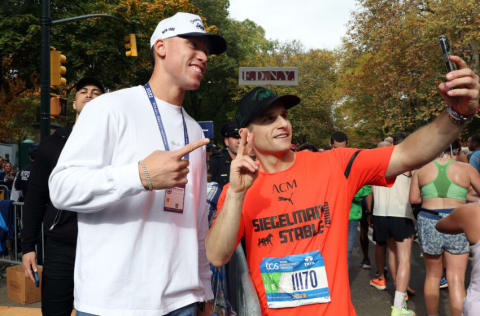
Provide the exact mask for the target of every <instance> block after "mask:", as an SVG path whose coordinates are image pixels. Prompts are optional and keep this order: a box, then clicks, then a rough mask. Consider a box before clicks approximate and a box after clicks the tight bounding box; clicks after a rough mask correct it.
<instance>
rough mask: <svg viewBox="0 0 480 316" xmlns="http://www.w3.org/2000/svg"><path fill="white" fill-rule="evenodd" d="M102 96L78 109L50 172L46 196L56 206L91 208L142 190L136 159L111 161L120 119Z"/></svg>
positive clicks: (101, 207) (118, 134) (76, 209)
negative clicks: (120, 162)
mask: <svg viewBox="0 0 480 316" xmlns="http://www.w3.org/2000/svg"><path fill="white" fill-rule="evenodd" d="M104 96H105V97H106V98H103V97H104ZM104 96H100V97H98V98H96V99H95V100H92V101H90V102H89V103H88V104H87V105H86V106H85V108H84V109H83V110H82V113H81V115H80V116H79V118H78V120H77V122H76V123H75V126H74V128H73V131H72V133H71V135H70V137H69V138H68V141H67V143H66V144H65V147H64V148H63V151H62V153H61V155H60V158H59V160H58V163H57V165H56V167H55V168H54V169H53V171H52V174H51V175H50V178H49V187H50V198H51V200H52V203H53V205H54V206H55V207H56V208H58V209H65V210H70V211H75V212H95V211H99V210H101V209H104V208H106V207H108V206H109V205H111V204H112V203H114V202H117V201H118V200H120V199H122V198H123V197H126V196H131V195H134V194H137V193H139V192H141V191H142V190H144V188H143V186H142V183H141V180H140V176H139V173H138V166H137V161H135V162H131V163H128V164H124V165H113V164H112V156H113V153H114V151H115V148H116V145H117V143H118V141H119V139H120V137H121V135H120V133H119V131H118V124H120V123H119V122H121V121H124V119H123V118H119V117H117V116H118V115H115V111H114V110H113V109H111V107H108V106H107V105H108V104H106V103H107V102H109V101H110V102H113V101H114V100H109V99H108V95H104ZM102 101H103V103H102Z"/></svg>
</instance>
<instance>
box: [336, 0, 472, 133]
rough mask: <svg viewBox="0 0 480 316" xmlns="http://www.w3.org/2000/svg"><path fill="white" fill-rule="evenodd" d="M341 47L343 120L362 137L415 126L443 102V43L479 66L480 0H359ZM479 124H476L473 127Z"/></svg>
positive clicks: (340, 119) (340, 122)
mask: <svg viewBox="0 0 480 316" xmlns="http://www.w3.org/2000/svg"><path fill="white" fill-rule="evenodd" d="M358 2H359V4H360V5H361V7H362V8H361V10H360V11H358V12H356V13H354V14H353V17H352V20H351V22H350V31H349V32H348V34H347V37H346V38H345V40H344V45H343V49H342V52H341V58H340V59H341V60H340V63H341V70H340V78H341V79H340V83H341V88H342V96H343V99H342V103H341V106H339V107H338V108H337V111H336V117H337V119H338V120H337V122H338V125H342V126H343V127H344V128H345V129H346V130H348V131H350V133H352V134H355V135H356V137H358V138H363V139H364V141H367V142H368V141H373V140H374V139H377V140H378V138H379V137H383V136H384V135H387V134H388V135H390V134H392V133H394V132H396V131H400V130H404V131H412V130H414V129H415V128H417V127H419V126H421V125H424V124H425V123H426V122H427V121H429V120H431V119H432V118H433V117H435V116H437V115H438V114H439V113H440V112H441V111H442V110H443V109H444V108H445V105H444V103H443V101H442V99H441V97H440V95H439V94H438V89H437V87H438V84H439V83H440V82H441V81H442V80H444V76H445V66H444V63H443V58H442V55H441V51H440V46H439V43H438V37H439V36H440V35H442V34H444V35H447V36H448V37H449V39H450V44H451V46H452V49H453V52H454V54H456V55H458V56H460V57H462V58H464V59H465V60H466V61H467V62H468V63H469V64H470V66H471V67H472V68H473V69H474V70H475V71H477V72H478V71H479V70H480V65H479V56H480V55H479V50H478V38H480V28H479V27H478V26H479V25H480V6H479V5H478V1H476V0H464V1H458V0H430V1H428V0H359V1H358ZM475 124H476V125H478V123H476V122H474V124H473V126H476V125H475Z"/></svg>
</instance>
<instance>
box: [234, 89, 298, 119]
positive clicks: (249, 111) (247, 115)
mask: <svg viewBox="0 0 480 316" xmlns="http://www.w3.org/2000/svg"><path fill="white" fill-rule="evenodd" d="M276 101H280V102H282V104H283V105H284V106H285V107H286V108H287V109H289V108H291V107H292V106H295V105H297V104H298V103H300V98H299V97H297V96H296V95H291V94H286V95H282V96H277V94H275V92H273V91H270V90H268V89H267V88H263V87H256V88H254V89H253V90H252V91H250V92H249V93H247V95H245V96H244V97H243V98H242V99H241V100H240V103H239V104H238V108H237V113H236V114H235V119H236V121H237V124H238V127H240V128H243V127H245V126H247V125H248V124H249V123H250V122H251V121H252V120H253V119H254V118H256V117H258V116H260V115H262V114H263V113H264V112H265V111H266V110H267V109H268V108H269V107H270V106H271V105H272V104H273V103H275V102H276Z"/></svg>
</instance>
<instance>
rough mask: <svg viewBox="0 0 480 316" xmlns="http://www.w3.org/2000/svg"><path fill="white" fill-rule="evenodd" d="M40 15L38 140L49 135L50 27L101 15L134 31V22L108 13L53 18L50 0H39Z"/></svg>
mask: <svg viewBox="0 0 480 316" xmlns="http://www.w3.org/2000/svg"><path fill="white" fill-rule="evenodd" d="M41 6H42V15H41V16H40V24H41V27H42V40H41V43H40V50H41V53H40V58H41V61H40V87H41V88H40V89H41V105H40V142H42V141H44V140H45V139H46V138H47V137H48V136H50V29H51V27H52V26H53V25H57V24H61V23H67V22H72V21H77V20H83V19H88V18H95V17H103V18H112V19H115V20H117V21H120V22H122V23H127V24H129V25H130V28H131V29H132V30H133V32H135V24H134V23H132V22H128V21H124V20H122V19H120V18H118V17H116V16H113V15H109V14H87V15H81V16H75V17H71V18H66V19H60V20H54V21H52V18H51V17H50V0H41Z"/></svg>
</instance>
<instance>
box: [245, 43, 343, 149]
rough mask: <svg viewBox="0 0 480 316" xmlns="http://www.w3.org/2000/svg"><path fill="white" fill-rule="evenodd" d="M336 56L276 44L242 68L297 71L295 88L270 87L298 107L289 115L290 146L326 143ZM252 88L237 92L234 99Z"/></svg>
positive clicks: (330, 125)
mask: <svg viewBox="0 0 480 316" xmlns="http://www.w3.org/2000/svg"><path fill="white" fill-rule="evenodd" d="M336 61H337V56H336V54H335V53H334V52H332V51H329V50H309V51H305V49H304V47H303V45H302V44H301V43H300V42H298V41H292V42H287V43H276V44H275V46H274V49H273V50H271V51H269V52H267V53H259V54H257V56H256V57H255V58H254V59H253V60H249V61H248V62H245V63H243V64H242V66H250V67H292V66H294V67H298V70H299V85H298V86H276V87H274V86H270V87H268V86H267V88H269V89H271V90H273V91H275V92H276V93H277V94H279V95H282V94H294V95H297V96H298V97H300V99H301V103H300V105H298V106H295V107H293V108H292V109H291V110H290V111H289V116H290V120H291V122H292V126H293V143H295V144H298V145H300V144H304V143H311V144H315V145H317V146H320V145H324V144H326V143H327V142H328V139H329V137H330V136H329V135H330V134H331V133H332V132H333V131H334V129H335V127H334V122H333V116H332V113H333V109H334V107H335V105H336V103H337V100H338V96H337V93H338V92H337V89H336V85H337V69H336V68H337V63H336ZM251 88H252V87H248V86H245V87H243V88H242V89H240V90H239V91H238V92H239V94H238V95H237V99H238V98H240V97H241V96H243V95H244V94H245V93H247V92H248V91H249V90H250V89H251Z"/></svg>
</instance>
